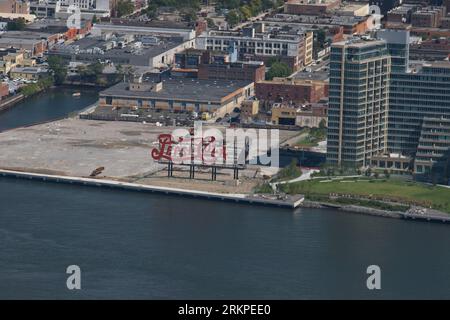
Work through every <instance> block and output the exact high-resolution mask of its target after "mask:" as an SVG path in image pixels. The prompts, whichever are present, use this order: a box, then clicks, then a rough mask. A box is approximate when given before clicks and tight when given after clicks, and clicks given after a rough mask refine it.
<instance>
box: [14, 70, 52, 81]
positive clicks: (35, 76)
mask: <svg viewBox="0 0 450 320" xmlns="http://www.w3.org/2000/svg"><path fill="white" fill-rule="evenodd" d="M46 75H48V70H47V69H44V68H41V67H15V68H13V69H11V72H10V74H9V77H10V78H11V79H19V78H20V79H26V80H35V81H37V80H39V79H41V78H43V77H45V76H46Z"/></svg>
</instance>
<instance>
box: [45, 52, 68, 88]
mask: <svg viewBox="0 0 450 320" xmlns="http://www.w3.org/2000/svg"><path fill="white" fill-rule="evenodd" d="M47 62H48V66H49V69H50V70H51V71H52V72H53V78H54V81H55V84H62V83H63V82H64V81H65V80H66V77H67V68H66V66H65V64H64V61H63V60H62V59H61V57H58V56H50V57H48V59H47Z"/></svg>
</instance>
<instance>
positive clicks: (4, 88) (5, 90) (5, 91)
mask: <svg viewBox="0 0 450 320" xmlns="http://www.w3.org/2000/svg"><path fill="white" fill-rule="evenodd" d="M8 95H9V85H8V83H6V82H0V100H3V99H5V98H6V97H7V96H8Z"/></svg>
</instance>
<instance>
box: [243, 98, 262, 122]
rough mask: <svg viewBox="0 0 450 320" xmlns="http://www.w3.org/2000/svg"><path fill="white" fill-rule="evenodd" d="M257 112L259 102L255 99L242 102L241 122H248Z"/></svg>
mask: <svg viewBox="0 0 450 320" xmlns="http://www.w3.org/2000/svg"><path fill="white" fill-rule="evenodd" d="M258 112H259V101H258V100H255V99H248V100H244V101H243V102H242V106H241V121H243V122H248V121H250V120H251V119H252V118H253V117H255V116H256V115H257V114H258Z"/></svg>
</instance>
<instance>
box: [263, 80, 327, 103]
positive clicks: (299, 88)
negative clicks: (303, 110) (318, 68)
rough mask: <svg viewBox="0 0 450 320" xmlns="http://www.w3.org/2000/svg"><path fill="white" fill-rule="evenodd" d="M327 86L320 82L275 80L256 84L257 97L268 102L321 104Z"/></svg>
mask: <svg viewBox="0 0 450 320" xmlns="http://www.w3.org/2000/svg"><path fill="white" fill-rule="evenodd" d="M326 93H327V84H326V83H325V81H320V80H304V79H286V78H274V79H273V80H270V81H269V80H266V81H260V82H257V83H256V84H255V95H256V98H258V99H259V100H264V101H267V102H283V101H284V102H292V103H296V104H301V103H305V102H312V103H314V102H319V100H321V99H323V98H324V97H326Z"/></svg>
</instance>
